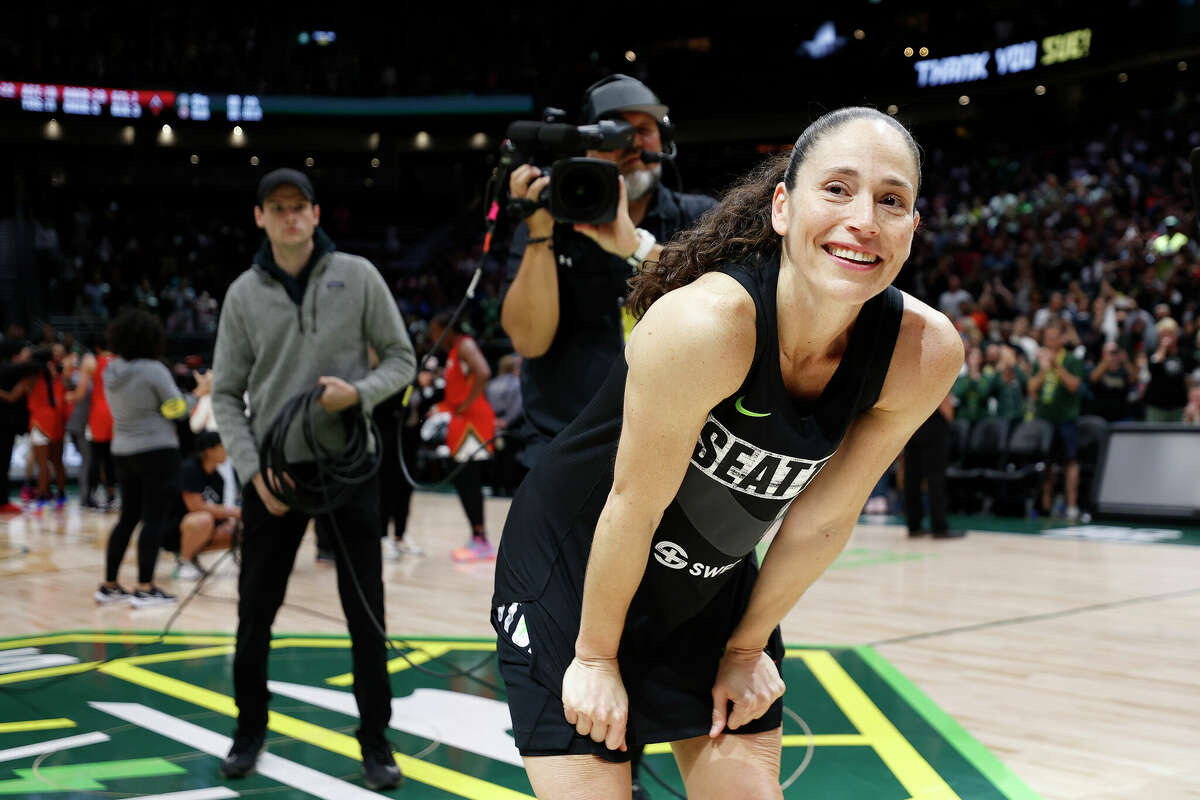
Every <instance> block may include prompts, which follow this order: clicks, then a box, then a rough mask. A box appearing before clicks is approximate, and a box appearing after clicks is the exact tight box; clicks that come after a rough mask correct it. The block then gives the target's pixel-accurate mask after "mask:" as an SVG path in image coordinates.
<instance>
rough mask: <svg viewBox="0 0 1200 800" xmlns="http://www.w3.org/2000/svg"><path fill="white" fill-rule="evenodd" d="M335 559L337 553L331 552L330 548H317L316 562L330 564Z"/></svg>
mask: <svg viewBox="0 0 1200 800" xmlns="http://www.w3.org/2000/svg"><path fill="white" fill-rule="evenodd" d="M335 561H337V553H335V552H333V551H332V550H322V549H321V548H319V547H318V548H317V563H318V564H332V563H334V562H335Z"/></svg>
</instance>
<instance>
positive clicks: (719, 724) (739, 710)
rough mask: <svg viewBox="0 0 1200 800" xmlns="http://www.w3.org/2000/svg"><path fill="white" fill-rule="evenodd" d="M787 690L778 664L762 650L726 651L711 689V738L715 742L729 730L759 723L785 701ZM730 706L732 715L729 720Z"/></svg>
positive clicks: (730, 649) (709, 733)
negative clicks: (780, 675) (771, 708)
mask: <svg viewBox="0 0 1200 800" xmlns="http://www.w3.org/2000/svg"><path fill="white" fill-rule="evenodd" d="M785 688H786V687H785V686H784V683H783V679H782V678H780V677H779V669H778V668H777V667H776V666H775V662H774V661H772V660H771V657H770V656H768V655H767V654H766V653H764V652H763V651H762V650H738V649H735V648H729V649H727V650H726V651H725V655H724V656H722V658H721V664H720V666H719V667H718V668H717V682H716V683H714V684H713V688H712V698H713V714H712V728H711V729H710V730H709V732H708V735H709V737H711V738H713V739H715V738H716V737H717V736H719V735H720V734H721V731H722V730H724V729H726V728H728V729H729V730H734V729H736V728H740V727H742V726H743V725H745V724H746V723H748V722H752V721H754V720H756V719H758V718H759V717H761V716H762V715H763V714H765V713H767V709H769V708H770V707H771V704H772V703H774V702H775V701H776V700H778V699H779V698H780V697H783V692H784V689H785ZM730 702H732V703H733V711H732V712H730V713H729V715H728V718H726V711H727V707H728V704H729V703H730Z"/></svg>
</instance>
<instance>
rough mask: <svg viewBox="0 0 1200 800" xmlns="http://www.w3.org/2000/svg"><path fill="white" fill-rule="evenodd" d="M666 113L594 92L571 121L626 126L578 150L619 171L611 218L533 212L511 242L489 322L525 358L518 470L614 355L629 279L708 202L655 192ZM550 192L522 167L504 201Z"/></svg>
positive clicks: (612, 87)
mask: <svg viewBox="0 0 1200 800" xmlns="http://www.w3.org/2000/svg"><path fill="white" fill-rule="evenodd" d="M667 110H668V109H667V106H665V105H663V104H662V102H661V101H660V100H659V99H658V97H657V96H656V95H655V94H654V93H653V92H652V91H650V89H649V88H648V87H647V86H646V85H645V84H643V83H642V82H641V81H639V80H636V79H634V78H630V77H628V76H626V75H612V76H609V77H608V78H605V79H604V80H601V81H599V82H598V83H595V84H593V85H592V86H591V87H590V88H589V89H588V90H587V92H586V93H585V95H584V102H583V111H582V114H581V116H582V120H581V121H582V122H584V123H587V124H592V123H596V122H599V121H600V120H604V119H620V120H624V121H626V122H628V123H629V124H630V125H632V126H633V128H634V140H633V146H632V147H629V148H626V149H623V150H617V151H612V152H602V151H595V150H589V151H588V152H587V155H588V156H589V157H591V158H600V159H605V160H608V161H612V162H614V163H616V164H617V166H618V168H619V170H620V173H621V187H620V201H619V205H618V207H617V215H616V219H614V220H613V221H612V222H609V223H602V224H599V225H567V224H562V223H556V222H555V220H554V218H553V217H552V216H551V215H550V213H549V212H548V211H547V210H546V209H544V208H539V209H538V210H536V211H534V212H533V213H532V214H531V215H530V216H529V217H528V218H526V220H525V221H524V222H523V223H521V224H520V225H519V226H518V227H517V229H516V231H515V233H514V234H513V240H512V248H511V251H510V253H509V259H508V281H507V285H506V286H505V291H504V300H503V305H502V307H501V314H500V321H501V324H502V325H503V327H504V330H505V332H506V333H507V334H508V335H509V337H510V338H511V339H512V343H513V349H515V350H516V351H517V353H519V354H520V355H521V356H523V357H524V359H525V361H524V363H523V365H522V368H521V393H522V399H523V402H524V405H525V416H526V419H527V420H528V421H529V425H528V426H523V427H525V428H526V430H525V431H522V433H525V434H526V435H527V436H528V438H529V442H528V445H527V446H526V448H525V450H524V452H523V453H522V455H521V456H520V457H519V460H520V461H521V463H522V465H523V466H525V467H527V468H529V467H532V466H533V465H534V464H535V463H536V462H537V459H538V457H539V455H540V453H541V451H542V449H543V448H544V447H545V445H546V444H547V443H548V442H549V441H550V439H551V438H553V437H554V436H555V435H557V434H558V433H559V431H561V430H562V429H563V428H565V427H566V426H567V424H568V423H569V422H570V421H571V420H572V419H574V418H575V416H576V415H577V414H578V413H579V412H580V411H582V410H583V407H584V406H585V405H587V403H588V401H590V400H591V399H592V397H593V396H594V395H595V394H596V392H597V391H598V390H599V388H600V385H601V384H602V383H603V382H604V379H605V377H606V376H607V375H608V372H609V369H610V367H611V366H612V362H613V359H615V358H616V357H617V356H618V355H619V354H620V353H621V350H622V347H623V346H624V339H625V324H624V319H623V313H622V311H623V307H624V298H625V295H626V292H627V287H626V281H627V280H628V279H629V276H630V274H631V273H632V272H636V271H637V270H639V269H640V268H641V265H642V263H644V262H646V261H655V260H657V259H658V255H659V253H660V252H661V251H662V245H663V244H664V243H666V242H667V240H669V239H670V238H671V237H672V236H674V235H675V234H676V233H678V232H679V231H681V230H684V229H686V228H688V227H690V226H691V225H692V224H693V223H694V222H695V221H696V220H697V219H698V218H699V217H700V216H701V215H702V214H703V213H704V212H705V211H707V210H708V209H710V208H712V207H713V205H714V204H715V201H714V200H713V199H712V198H710V197H706V196H703V195H695V194H681V193H679V192H675V191H672V190H670V189H667V188H666V187H665V186H663V185H662V161H663V160H669V159H670V158H672V157H673V152H672V151H673V144H672V139H673V136H672V134H673V130H672V127H671V123H670V120H669V119H668V117H667ZM549 184H550V178H549V176H545V175H543V174H542V170H541V169H539V168H538V167H536V166H533V165H530V164H525V165H522V166H520V167H518V168H517V169H515V170H514V171H513V173H512V175H511V176H510V179H509V193H510V194H511V196H512V197H516V198H525V199H528V200H533V201H537V200H538V198H539V197H540V196H541V194H542V192H543V190H544V189H546V188H547V187H548V186H549ZM529 428H532V430H529Z"/></svg>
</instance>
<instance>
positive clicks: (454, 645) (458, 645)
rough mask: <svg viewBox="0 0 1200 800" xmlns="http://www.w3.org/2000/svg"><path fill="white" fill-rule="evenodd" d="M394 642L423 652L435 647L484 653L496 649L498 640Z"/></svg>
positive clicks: (399, 640)
mask: <svg viewBox="0 0 1200 800" xmlns="http://www.w3.org/2000/svg"><path fill="white" fill-rule="evenodd" d="M393 639H394V641H396V642H398V643H400V644H403V645H405V646H407V647H416V648H420V649H422V650H432V649H433V648H435V647H445V648H446V650H447V651H449V650H477V651H479V652H481V653H482V652H484V651H486V650H495V649H496V640H495V639H492V640H487V641H482V642H447V641H444V640H440V639H431V640H427V639H398V638H395V637H393Z"/></svg>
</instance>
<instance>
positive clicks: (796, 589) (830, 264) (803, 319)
mask: <svg viewBox="0 0 1200 800" xmlns="http://www.w3.org/2000/svg"><path fill="white" fill-rule="evenodd" d="M919 161H920V159H919V151H918V149H917V146H916V143H915V142H914V141H913V139H912V136H911V135H910V134H909V133H908V131H907V130H906V129H905V128H904V127H903V126H902V125H901V124H899V123H898V122H896V121H895V120H894V119H892V118H891V117H888V116H886V115H884V114H881V113H880V112H878V111H876V110H874V109H869V108H845V109H840V110H838V111H833V112H831V113H829V114H826V115H825V116H823V117H821V118H820V119H818V120H817V121H816V122H814V123H813V124H812V125H810V126H809V127H808V129H806V130H805V131H804V133H803V134H802V135H801V136H800V138H799V139H798V140H797V141H796V144H795V146H794V147H793V148H792V150H791V153H790V155H789V156H788V157H787V158H786V159H784V158H779V159H776V160H774V161H771V162H769V163H768V164H766V165H764V166H762V167H760V168H759V169H757V170H756V171H755V172H753V173H752V174H750V175H749V176H747V177H746V178H745V179H744V180H743V181H742V182H741V183H739V184H738V185H737V186H735V187H734V188H733V189H732V190H731V191H730V192H729V193H728V195H727V196H726V197H725V199H724V200H723V201H722V203H721V204H720V206H719V207H718V208H717V209H715V210H714V211H712V212H710V213H709V214H708V215H707V216H706V217H704V218H703V219H701V220H700V222H699V223H698V225H697V227H695V228H693V229H692V230H690V231H688V232H686V233H684V234H681V235H680V236H679V237H678V238H677V239H675V240H674V241H673V242H672V243H671V244H670V245H669V246H668V247H667V248H666V249H665V250H664V252H663V254H662V256H661V258H660V260H659V263H658V264H657V266H655V267H651V268H649V269H647V270H646V271H644V272H643V273H642V274H640V275H638V276H637V277H636V278H635V279H634V281H633V293H632V295H631V297H630V304H631V306H632V307H633V308H634V310H635V312H637V313H644V316H643V318H642V320H641V322H640V323H639V324H638V325H637V327H636V328H635V330H634V332H633V334H632V336H631V338H630V340H629V344H628V346H627V348H626V352H625V358H624V359H623V360H619V361H618V363H617V364H616V365H615V367H614V369H613V372H612V374H611V375H610V377H609V379H608V381H607V382H606V384H605V385H604V387H603V388H602V389H601V391H600V392H599V394H598V395H597V396H596V398H595V399H594V400H593V401H592V403H591V404H590V405H589V406H588V408H587V409H585V410H584V412H583V413H582V414H581V415H580V416H579V417H578V418H577V419H576V420H575V421H574V422H573V423H572V424H571V425H570V426H569V427H567V429H566V430H564V431H563V432H562V434H560V435H559V437H558V438H557V439H556V440H555V441H554V442H553V443H552V444H551V446H550V449H549V451H548V452H547V453H546V456H545V458H544V459H543V460H542V461H541V463H540V464H539V466H538V467H537V468H536V469H535V470H534V471H533V472H531V473H530V474H529V476H528V478H527V479H526V481H525V483H524V484H523V485H522V487H521V490H520V491H519V492H518V494H517V497H516V499H515V500H514V502H513V506H512V509H511V511H510V513H509V517H508V521H507V524H506V526H505V530H504V536H503V538H502V540H501V546H500V554H499V559H498V562H497V568H496V589H495V595H494V598H493V619H492V621H493V625H494V627H495V628H496V630H497V632H498V634H499V638H500V641H499V651H498V652H499V657H500V667H501V673H502V675H503V677H504V680H505V682H506V683H507V686H508V693H509V705H510V707H511V709H512V718H513V730H514V734H515V737H516V743H517V746H518V748H519V749H520V751H521V753H522V755H523V756H524V758H525V766H526V770H527V772H528V774H529V778H530V781H531V783H532V784H533V788H534V791H535V792H536V793H537V795H538V797H540V798H568V797H570V798H614V797H626V798H627V797H629V767H628V764H627V763H626V761H627V759H628V752H627V751H628V750H629V749H631V748H632V747H634V746H635V745H644V744H648V743H652V742H664V741H665V742H671V744H672V748H673V751H674V754H675V758H676V761H677V762H678V764H679V768H680V772H681V773H682V775H683V779H684V782H685V784H686V786H687V794H688V797H690V798H693V800H695V799H696V798H718V797H720V798H726V797H738V798H746V797H754V798H759V797H780V796H781V792H780V789H779V783H778V780H779V761H780V748H781V739H780V735H781V721H782V700H781V698H782V695H783V691H784V686H783V682H782V681H781V680H780V677H779V664H780V661H781V659H782V658H783V644H782V638H781V635H780V632H779V627H778V625H779V622H780V620H781V619H782V618H783V616H784V615H785V614H786V613H787V612H788V611H789V610H790V609H791V608H792V606H793V605H795V603H796V602H797V601H798V600H799V598H800V596H801V595H802V594H803V593H804V591H805V590H806V589H807V588H808V587H809V586H810V585H811V584H812V583H813V581H815V580H816V579H817V577H818V576H819V575H820V574H821V573H822V572H823V571H824V570H825V568H826V567H828V566H829V564H830V563H831V562H832V561H833V559H834V558H835V557H836V556H837V554H838V552H839V551H840V550H841V549H842V547H843V546H844V545H845V543H846V541H847V539H848V538H849V536H850V532H851V530H852V528H853V527H854V524H855V521H856V519H857V517H858V512H859V510H860V509H861V508H862V506H863V503H864V502H865V501H866V499H867V497H868V494H869V493H870V490H871V488H872V486H874V484H875V482H876V481H877V480H878V478H879V476H880V475H881V474H882V473H883V471H884V469H886V468H887V466H888V465H889V464H890V463H891V462H892V460H893V459H894V458H895V457H896V454H897V453H899V452H900V449H901V448H902V447H903V446H904V443H905V442H906V441H907V440H908V438H909V436H910V435H911V434H912V432H913V431H914V430H916V428H917V427H918V426H919V425H920V423H921V422H922V421H923V420H925V419H926V418H927V417H928V416H929V414H930V412H932V410H933V409H934V408H935V407H936V406H937V404H938V402H939V401H940V400H941V399H942V398H943V397H944V396H945V395H946V392H947V391H948V389H949V387H950V384H951V383H952V381H953V380H954V377H955V375H956V374H957V372H958V369H959V367H960V365H961V364H962V346H961V343H960V341H959V338H958V335H957V333H956V332H955V331H954V329H953V327H952V325H951V324H950V322H949V320H947V319H946V317H945V316H944V315H942V314H940V313H939V312H937V311H934V310H932V309H930V308H929V307H928V306H926V305H924V304H923V303H921V302H919V301H917V300H915V299H914V298H912V297H910V296H908V295H906V294H904V293H902V292H900V291H899V290H897V289H895V288H893V287H891V285H890V284H891V282H892V280H893V279H894V278H895V277H896V274H897V273H898V272H899V271H900V268H901V266H902V265H903V264H904V262H905V260H906V259H907V258H908V255H909V249H910V247H911V244H912V238H913V232H914V231H915V229H916V227H917V225H918V223H919V221H920V215H919V214H918V213H917V212H916V200H917V192H918V191H919V188H920V163H919ZM778 521H781V522H782V524H781V525H780V527H779V530H778V533H777V534H776V536H775V538H774V541H773V542H772V544H771V547H770V550H769V551H768V552H767V555H766V557H765V559H764V560H763V564H762V568H761V570H760V569H759V568H758V565H757V563H756V561H755V557H754V547H755V545H756V544H757V543H758V542H759V540H760V539H762V537H763V536H764V535H766V534H767V533H768V531H769V530H770V529H771V528H772V527H773V526H774V525H775V523H776V522H778Z"/></svg>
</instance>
